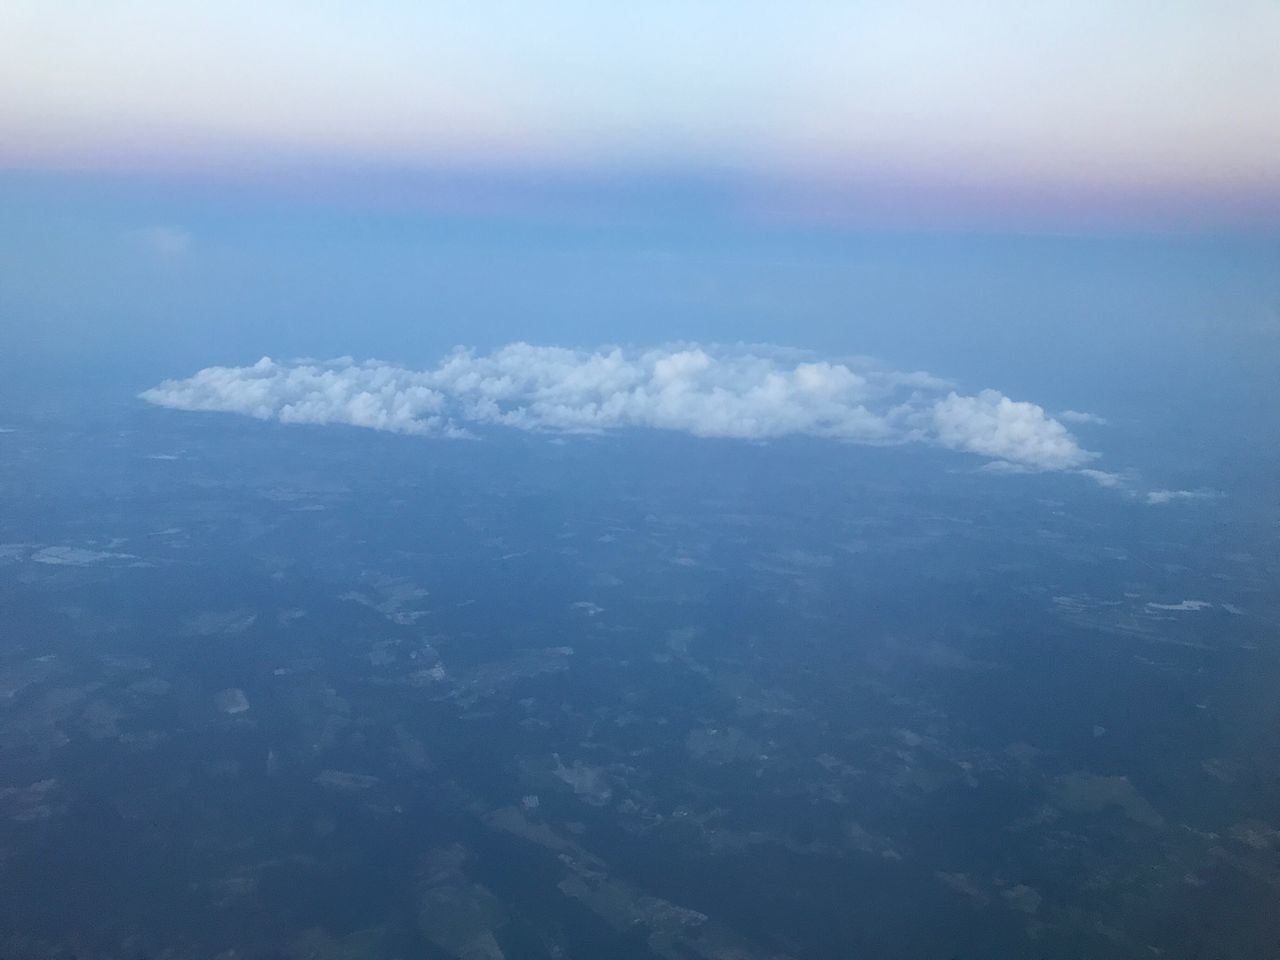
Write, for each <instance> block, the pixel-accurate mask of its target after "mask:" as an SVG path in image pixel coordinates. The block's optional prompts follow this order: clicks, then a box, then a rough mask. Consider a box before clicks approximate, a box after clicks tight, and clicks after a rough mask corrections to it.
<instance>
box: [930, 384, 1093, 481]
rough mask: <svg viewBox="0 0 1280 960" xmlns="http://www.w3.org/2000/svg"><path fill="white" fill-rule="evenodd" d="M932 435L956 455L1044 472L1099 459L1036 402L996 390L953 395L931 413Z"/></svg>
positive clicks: (936, 406) (1078, 465)
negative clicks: (980, 457)
mask: <svg viewBox="0 0 1280 960" xmlns="http://www.w3.org/2000/svg"><path fill="white" fill-rule="evenodd" d="M931 418H932V432H931V435H932V437H933V439H935V440H936V441H937V442H938V443H939V444H941V445H942V446H944V447H948V448H950V449H952V450H963V451H966V452H968V453H976V454H979V455H981V456H984V457H990V458H991V459H993V460H1002V461H1005V462H1007V463H1012V464H1017V465H1021V466H1028V467H1034V468H1036V469H1040V470H1069V469H1072V468H1076V467H1080V466H1082V465H1083V464H1085V463H1087V462H1088V461H1090V460H1092V459H1093V458H1094V457H1095V456H1097V454H1093V453H1089V452H1088V451H1086V450H1083V449H1081V447H1080V445H1079V444H1078V443H1077V442H1076V439H1075V437H1073V436H1072V435H1071V433H1070V431H1068V430H1067V428H1066V427H1064V426H1063V425H1062V424H1061V423H1059V422H1058V421H1057V420H1054V419H1053V418H1052V417H1050V416H1048V415H1047V414H1046V413H1045V412H1044V410H1043V409H1042V408H1041V407H1038V406H1036V405H1035V404H1034V403H1026V402H1022V401H1018V400H1010V399H1009V398H1008V397H1006V396H1005V395H1004V394H1002V393H1000V392H998V391H996V390H983V391H982V392H981V393H979V394H978V395H977V396H971V397H966V396H961V395H960V394H958V393H955V392H954V391H953V392H952V393H950V394H948V395H947V396H946V397H945V398H943V399H941V400H938V401H936V402H935V403H934V404H933V407H932V410H931Z"/></svg>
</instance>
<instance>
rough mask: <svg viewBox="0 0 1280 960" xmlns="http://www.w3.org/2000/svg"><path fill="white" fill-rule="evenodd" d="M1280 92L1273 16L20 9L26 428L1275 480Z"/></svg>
mask: <svg viewBox="0 0 1280 960" xmlns="http://www.w3.org/2000/svg"><path fill="white" fill-rule="evenodd" d="M1277 90H1280V4H1277V3H1275V2H1272V0H1266V2H1264V0H1231V2H1221V3H1212V4H1211V3H1190V2H1181V0H1169V2H1161V3H1154V2H1151V3H1148V2H1144V0H1132V2H1125V3H1103V2H1096V0H1077V2H1072V3H1065V2H1062V3H1060V2H1056V0H1045V2H1038V3H1016V2H1011V0H990V2H977V0H975V2H970V3H925V2H899V3H849V2H842V3H835V2H822V0H810V2H798V3H790V4H785V5H784V4H778V3H767V4H766V3H762V2H755V0H739V2H734V3H729V2H727V0H704V2H681V3H676V2H672V0H653V2H649V3H644V4H626V5H624V4H604V3H585V2H576V0H558V2H547V3H540V4H533V3H516V2H497V0H491V2H474V3H466V4H462V3H457V4H442V3H428V2H419V3H409V2H371V3H365V4H360V5H354V4H339V3H336V2H323V0H313V2H307V3H302V2H291V0H278V2H255V3H248V2H237V0H227V2H222V3H217V4H211V3H200V4H192V3H182V2H174V0H171V2H164V3H161V2H152V0H111V2H101V0H99V2H92V3H91V2H78V0H67V2H61V3H49V2H33V0H9V2H7V3H4V4H0V210H3V211H4V216H3V218H0V426H3V425H4V423H3V421H4V420H5V419H6V418H7V419H9V420H13V419H15V418H17V419H21V416H23V415H25V414H28V413H29V412H30V411H32V410H51V409H54V408H58V409H61V410H63V411H64V413H65V411H66V410H67V409H70V408H74V412H73V413H71V414H69V415H70V416H73V417H80V416H85V415H87V414H89V413H92V412H93V410H95V409H96V408H97V407H99V406H100V405H101V404H102V403H104V402H111V403H125V404H129V403H133V404H137V403H139V402H140V400H139V398H141V400H145V401H149V402H151V403H154V404H159V405H160V406H163V407H169V408H178V409H180V410H186V411H230V412H236V413H242V414H249V415H252V416H258V417H266V418H272V419H277V420H283V421H285V422H291V423H297V422H307V423H327V424H341V425H348V426H351V425H355V426H374V427H378V428H380V429H390V430H396V431H400V432H405V433H416V434H423V435H425V436H427V437H438V436H455V435H459V436H460V435H468V434H470V433H473V432H476V431H479V430H482V429H487V428H490V427H493V426H495V425H502V426H508V427H515V428H520V429H526V430H534V431H557V430H559V431H570V432H573V431H581V430H596V429H599V430H613V429H621V428H628V427H640V428H649V429H674V430H682V431H684V432H689V433H693V434H696V435H699V436H705V437H716V438H734V439H738V440H748V441H765V440H769V439H772V438H777V437H783V436H790V435H803V436H808V437H825V438H830V439H834V440H844V441H850V442H866V443H877V444H883V443H901V444H908V443H924V444H928V445H932V446H936V447H942V448H945V449H949V450H953V451H956V452H957V454H958V455H963V456H967V457H969V458H971V459H972V460H973V461H974V462H983V461H985V462H986V465H987V467H992V468H996V469H1003V470H1007V471H1012V472H1016V471H1043V470H1051V471H1068V472H1072V473H1078V474H1080V475H1081V476H1082V477H1083V478H1084V479H1085V480H1086V481H1088V482H1093V483H1096V484H1097V485H1101V486H1108V485H1110V486H1111V487H1112V488H1113V489H1114V488H1123V489H1124V490H1127V491H1128V493H1129V495H1132V496H1146V495H1148V494H1151V493H1156V494H1158V493H1159V492H1160V491H1161V490H1166V491H1174V492H1176V491H1191V492H1193V493H1194V492H1196V491H1200V490H1201V489H1202V488H1203V489H1209V488H1212V489H1221V488H1223V487H1225V486H1226V485H1227V484H1228V481H1232V478H1233V477H1234V478H1235V480H1234V481H1232V482H1236V483H1237V486H1246V487H1247V486H1249V485H1250V484H1253V483H1254V481H1253V480H1252V479H1250V478H1252V477H1254V476H1255V475H1256V472H1257V471H1262V472H1264V473H1265V472H1266V471H1270V470H1272V465H1271V460H1269V459H1268V456H1269V454H1267V453H1266V451H1268V450H1271V449H1275V448H1276V438H1277V431H1280V418H1276V417H1275V416H1274V410H1275V405H1274V400H1273V398H1272V396H1271V388H1270V384H1272V383H1274V382H1275V379H1276V371H1277V369H1280V286H1278V284H1280V279H1278V278H1280V107H1278V106H1277V103H1276V97H1275V91H1277ZM335 358H337V359H335ZM264 364H265V366H264ZM673 370H674V371H675V372H674V373H673V372H672V371H673ZM912 377H917V378H923V379H918V380H916V381H912V380H911V379H910V378H912ZM1072 414H1075V415H1076V416H1075V417H1074V418H1073V417H1072V416H1071V415H1072ZM1198 444H1203V445H1207V446H1208V447H1212V449H1213V450H1215V451H1216V453H1215V454H1214V455H1213V457H1215V458H1216V459H1213V458H1206V457H1205V456H1201V455H1196V456H1192V455H1191V454H1192V453H1193V452H1194V450H1195V449H1199V448H1198V447H1197V445H1198ZM1228 461H1229V462H1230V470H1229V471H1226V472H1225V473H1224V470H1219V469H1218V467H1219V466H1221V465H1222V464H1224V463H1228ZM1189 463H1190V464H1191V465H1192V468H1194V467H1197V466H1199V467H1203V469H1202V470H1200V471H1199V473H1197V472H1196V469H1192V468H1188V466H1187V465H1188V464H1189ZM1224 469H1225V468H1224ZM1178 471H1182V472H1183V473H1182V474H1179V472H1178ZM1251 471H1253V472H1251ZM1268 475H1269V474H1268ZM1157 499H1159V498H1157ZM1182 499H1185V498H1182ZM1166 502H1167V503H1178V502H1181V499H1180V498H1176V497H1175V498H1173V499H1171V500H1168V501H1166Z"/></svg>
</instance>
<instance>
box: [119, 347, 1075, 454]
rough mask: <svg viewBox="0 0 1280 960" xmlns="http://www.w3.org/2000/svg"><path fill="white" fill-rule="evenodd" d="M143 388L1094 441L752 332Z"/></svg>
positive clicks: (347, 417) (984, 400)
mask: <svg viewBox="0 0 1280 960" xmlns="http://www.w3.org/2000/svg"><path fill="white" fill-rule="evenodd" d="M142 397H143V399H145V400H147V401H149V402H151V403H154V404H158V405H160V406H165V407H173V408H177V409H181V410H212V411H223V412H230V413H239V414H244V415H247V416H252V417H257V418H259V419H264V420H278V421H280V422H283V423H316V424H329V423H340V424H348V425H352V426H359V427H369V428H373V429H377V430H391V431H396V432H400V433H412V434H422V435H429V436H467V435H470V429H469V428H474V427H478V426H484V425H501V426H507V427H514V428H518V429H522V430H532V431H549V432H559V433H574V432H602V431H607V430H614V429H621V428H626V427H645V428H652V429H659V430H675V431H680V432H684V433H689V434H693V435H695V436H701V437H728V438H737V439H744V440H767V439H772V438H777V437H784V436H793V435H803V436H814V437H826V438H830V439H835V440H845V441H852V442H858V443H872V444H891V443H905V442H923V443H929V444H933V445H935V446H940V447H945V448H947V449H951V450H956V451H961V452H965V453H971V454H976V455H978V456H981V457H985V458H987V459H989V460H991V461H994V462H996V463H1000V464H1005V465H1008V466H1009V467H1013V468H1020V469H1024V470H1080V469H1081V468H1083V466H1084V465H1085V464H1087V463H1088V462H1089V461H1091V460H1092V459H1093V458H1094V457H1095V456H1096V455H1095V454H1093V453H1090V452H1089V451H1087V450H1084V449H1083V448H1082V447H1081V446H1080V445H1079V443H1078V442H1077V441H1076V439H1075V438H1074V437H1073V436H1072V435H1071V433H1070V431H1068V430H1067V428H1066V427H1065V426H1063V424H1062V423H1061V422H1059V421H1058V420H1055V419H1054V418H1053V417H1051V416H1049V415H1048V414H1046V413H1045V411H1044V410H1043V409H1042V408H1041V407H1039V406H1036V405H1035V404H1033V403H1027V402H1024V401H1017V400H1011V399H1010V398H1008V397H1006V396H1004V395H1003V394H1001V393H999V392H998V391H995V390H983V391H982V392H980V393H978V394H976V395H973V396H968V395H963V394H960V393H957V392H956V391H955V390H954V389H953V388H952V385H951V384H950V383H949V382H947V381H944V380H939V379H938V378H936V377H932V376H930V375H929V374H925V373H920V372H912V373H903V372H899V371H893V370H887V369H883V368H880V367H877V366H876V365H874V364H872V363H870V362H867V361H849V360H846V361H843V362H835V361H830V360H821V359H814V358H812V357H807V356H802V355H797V354H796V353H795V352H793V351H781V350H777V349H774V348H767V347H739V348H729V349H726V348H720V347H703V346H699V345H696V344H692V345H690V344H680V345H673V346H666V347H659V348H654V349H649V350H626V349H623V348H620V347H614V348H609V349H605V350H596V351H587V350H576V349H569V348H564V347H545V346H533V345H530V344H527V343H514V344H510V345H508V346H505V347H502V348H500V349H498V350H496V351H494V352H492V353H487V354H481V353H477V352H474V351H471V350H461V349H460V350H456V351H454V352H453V353H452V354H450V355H449V356H447V357H446V358H445V359H444V360H442V361H441V362H440V363H439V364H438V365H437V366H436V367H434V368H433V369H430V370H408V369H405V368H403V367H397V366H394V365H391V364H386V363H380V362H377V361H364V362H357V361H355V360H352V359H350V358H346V357H344V358H340V359H338V360H332V361H327V362H323V363H319V362H313V361H298V362H295V363H277V362H275V361H273V360H271V359H269V358H265V357H264V358H263V359H262V360H259V361H258V362H257V363H256V364H253V365H252V366H246V367H208V368H206V369H204V370H201V371H199V372H198V373H196V374H194V375H193V376H191V377H188V378H186V379H182V380H166V381H165V382H164V383H161V384H160V385H159V386H157V387H154V388H152V389H151V390H147V391H145V392H144V393H143V394H142Z"/></svg>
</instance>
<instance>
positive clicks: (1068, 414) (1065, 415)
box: [1058, 410, 1107, 427]
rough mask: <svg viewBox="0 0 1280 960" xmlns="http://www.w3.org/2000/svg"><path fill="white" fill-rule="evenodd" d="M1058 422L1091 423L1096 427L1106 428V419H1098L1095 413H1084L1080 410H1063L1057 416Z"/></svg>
mask: <svg viewBox="0 0 1280 960" xmlns="http://www.w3.org/2000/svg"><path fill="white" fill-rule="evenodd" d="M1058 419H1059V420H1065V421H1066V422H1067V423H1092V424H1096V425H1097V426H1100V427H1101V426H1106V423H1107V421H1106V418H1105V417H1100V416H1098V415H1097V414H1096V413H1084V412H1082V411H1080V410H1063V411H1062V412H1061V413H1059V414H1058Z"/></svg>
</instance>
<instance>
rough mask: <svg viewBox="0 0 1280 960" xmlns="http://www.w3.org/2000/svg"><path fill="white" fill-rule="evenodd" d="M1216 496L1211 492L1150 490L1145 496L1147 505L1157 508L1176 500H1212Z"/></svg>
mask: <svg viewBox="0 0 1280 960" xmlns="http://www.w3.org/2000/svg"><path fill="white" fill-rule="evenodd" d="M1217 496H1218V494H1217V493H1215V492H1214V491H1212V490H1152V491H1150V492H1149V493H1148V494H1147V503H1149V504H1151V505H1152V506H1157V507H1158V506H1163V505H1164V504H1166V503H1173V502H1175V501H1178V500H1214V499H1216V498H1217Z"/></svg>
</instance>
